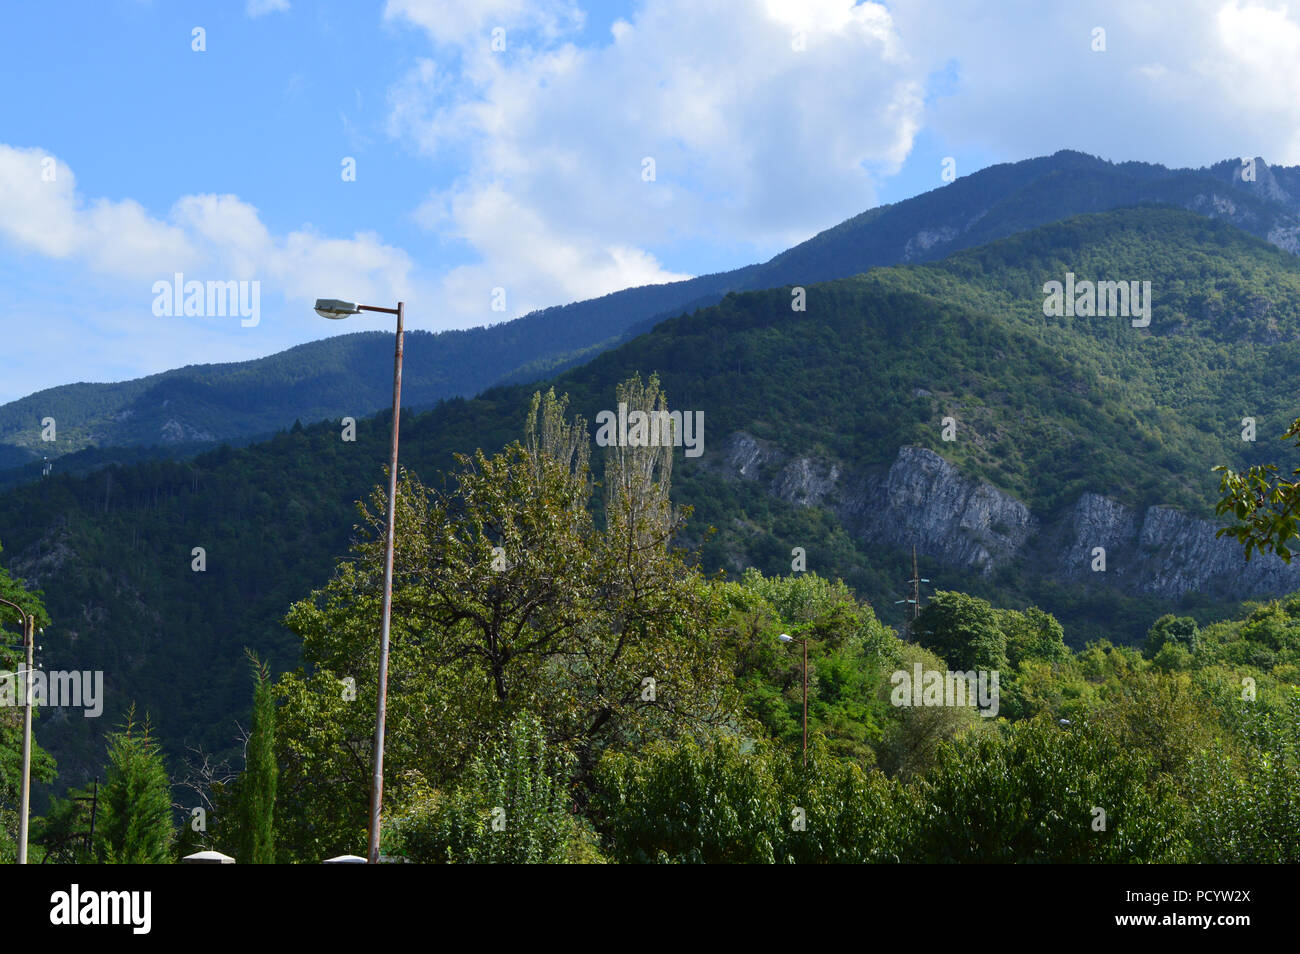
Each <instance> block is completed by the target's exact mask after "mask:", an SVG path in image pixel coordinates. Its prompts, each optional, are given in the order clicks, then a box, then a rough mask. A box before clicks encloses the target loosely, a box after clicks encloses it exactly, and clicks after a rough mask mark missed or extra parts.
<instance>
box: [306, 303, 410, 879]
mask: <svg viewBox="0 0 1300 954" xmlns="http://www.w3.org/2000/svg"><path fill="white" fill-rule="evenodd" d="M365 311H372V312H378V313H380V314H383V315H396V316H397V350H396V353H395V355H394V358H393V446H392V452H391V454H390V455H389V460H388V536H387V540H386V542H385V546H384V609H383V619H382V621H381V622H380V624H379V688H378V692H377V701H376V703H375V745H374V752H373V753H372V766H371V767H372V774H371V779H370V826H369V850H368V855H367V857H368V859H369V861H370V863H371V864H377V863H378V862H379V831H380V819H381V816H382V808H383V802H384V724H385V721H386V718H387V708H388V635H389V630H390V628H391V624H392V615H393V540H394V537H395V536H396V522H397V428H398V424H399V422H400V421H401V410H402V319H403V317H404V312H403V303H402V302H400V301H399V302H398V303H397V307H396V308H379V307H376V306H374V305H358V304H357V303H356V302H353V301H341V300H339V299H337V298H319V299H317V300H316V314H318V315H320V316H321V317H322V318H346V317H348V316H349V315H357V314H360V313H361V312H365Z"/></svg>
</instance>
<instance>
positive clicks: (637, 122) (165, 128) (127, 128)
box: [0, 0, 1300, 402]
mask: <svg viewBox="0 0 1300 954" xmlns="http://www.w3.org/2000/svg"><path fill="white" fill-rule="evenodd" d="M1293 7H1294V9H1291V8H1288V6H1287V5H1286V4H1285V3H1280V2H1274V0H1259V2H1254V0H1166V2H1142V0H1117V2H1071V3H1068V4H1067V3H1043V2H1042V0H1005V2H995V3H989V2H988V0H981V2H967V0H942V2H940V0H896V2H889V3H871V2H860V3H856V4H855V3H853V2H852V0H718V2H711V0H617V2H594V0H592V2H588V0H460V2H453V0H386V2H382V0H376V2H364V0H337V2H334V0H324V2H308V0H221V2H218V0H185V2H164V0H82V2H60V0H46V2H43V3H40V4H19V3H14V2H8V3H5V4H4V5H3V7H2V8H0V9H2V11H3V13H2V15H3V20H2V21H0V23H3V29H2V30H0V81H2V82H3V90H4V95H3V96H0V334H2V335H3V343H4V348H5V359H6V360H5V361H4V364H3V367H4V373H2V374H0V402H3V401H9V400H13V399H15V398H18V397H20V396H23V395H25V394H29V393H31V392H34V391H37V390H40V389H42V388H47V387H52V386H55V385H59V384H65V383H70V382H73V381H114V380H123V379H127V378H132V377H139V376H141V375H145V374H151V373H155V372H158V371H163V370H166V369H169V368H174V367H180V366H184V365H188V364H199V363H207V362H216V361H236V360H245V359H248V358H255V357H260V356H263V355H267V354H272V353H274V352H277V351H280V350H283V349H284V348H287V347H291V346H292V345H295V344H299V343H301V342H304V341H310V340H315V339H318V338H322V337H325V336H327V335H330V334H339V333H345V332H349V331H358V330H367V329H371V328H378V327H388V326H387V325H386V324H381V323H380V322H381V321H386V319H376V318H356V319H349V320H345V321H338V322H326V321H324V320H323V319H321V318H319V317H318V316H317V315H316V314H315V313H314V312H313V310H312V307H311V306H312V303H313V302H314V300H315V299H316V298H321V297H329V298H344V299H348V300H353V301H360V302H364V303H368V304H375V305H385V306H391V305H393V304H394V303H395V302H396V301H398V300H403V301H405V302H406V313H407V324H408V327H409V328H417V329H427V330H434V331H437V330H443V329H448V328H466V327H472V326H476V325H483V324H493V323H496V322H500V321H505V320H509V319H511V318H516V317H519V316H521V315H523V314H526V313H528V312H530V311H532V310H534V309H537V308H544V307H548V306H551V305H556V304H564V303H566V302H570V301H577V300H582V299H585V298H591V297H595V296H599V295H603V294H606V293H608V292H611V291H615V290H617V289H620V288H626V287H630V286H636V285H644V284H650V283H657V282H665V281H674V280H677V279H681V278H686V277H690V276H693V275H699V274H706V273H709V272H717V271H722V270H726V269H730V268H736V267H739V266H742V265H746V264H749V263H751V262H756V261H764V260H766V259H768V258H770V257H771V256H772V255H774V254H776V253H777V252H779V251H781V250H782V249H784V248H787V247H789V246H791V245H793V244H796V243H798V242H800V241H802V240H804V239H806V238H808V237H810V236H812V235H814V234H816V233H817V232H819V231H821V230H822V229H825V228H828V227H830V226H832V225H835V224H836V223H838V222H840V221H843V220H844V219H846V218H849V217H851V216H853V215H856V214H857V213H859V212H862V211H864V210H865V209H868V208H871V207H873V206H876V205H879V204H881V203H885V202H896V201H899V200H901V199H905V198H907V197H909V196H912V195H916V194H919V193H921V192H925V191H928V190H930V189H934V188H940V187H942V186H943V185H944V180H943V179H942V178H941V176H942V172H943V169H944V163H945V160H951V167H952V168H953V169H955V172H956V174H957V175H959V176H961V175H968V174H970V173H972V172H975V171H977V170H978V169H981V168H984V167H986V166H988V165H990V164H994V163H999V162H1011V161H1016V160H1019V159H1024V158H1029V157H1032V156H1038V155H1046V154H1050V153H1053V152H1056V151H1057V150H1059V149H1077V150H1080V151H1083V152H1087V153H1091V154H1093V155H1098V156H1101V157H1102V158H1105V159H1110V160H1113V161H1124V160H1131V159H1136V160H1143V161H1148V162H1159V163H1162V164H1165V165H1169V166H1192V167H1197V166H1206V165H1210V164H1212V163H1214V162H1217V161H1220V160H1222V159H1226V158H1231V157H1239V156H1262V157H1264V158H1265V160H1266V161H1268V162H1269V163H1271V164H1281V165H1296V164H1300V68H1298V67H1297V64H1298V63H1300V2H1293ZM178 274H179V275H181V276H183V278H182V280H181V283H180V284H181V290H182V292H183V291H185V290H186V286H187V283H189V282H199V283H202V284H201V286H200V287H201V288H205V287H206V284H207V283H221V284H220V285H218V288H226V287H228V286H226V285H225V284H224V283H228V282H236V283H239V282H244V283H248V284H246V285H244V286H242V288H243V290H244V291H245V292H246V298H245V302H244V304H245V306H246V307H245V310H244V311H243V312H240V313H239V314H235V315H232V314H228V313H227V314H219V313H215V312H220V311H224V309H221V308H215V307H214V306H213V305H212V303H211V302H208V301H207V299H206V298H203V296H199V297H200V298H203V302H204V304H205V306H206V307H202V308H200V307H196V308H195V309H194V310H196V311H199V312H201V313H199V314H185V313H184V312H185V309H184V308H181V309H179V312H180V313H176V312H177V311H178V310H177V309H174V308H172V307H170V306H171V305H173V304H174V303H175V302H176V297H175V295H174V293H169V292H167V291H166V289H169V288H171V287H172V286H173V285H175V283H176V278H175V276H176V275H178ZM159 283H163V284H161V285H160V284H159ZM254 289H255V290H256V295H257V297H256V298H253V297H252V292H253V290H254ZM254 304H255V305H256V307H253V305H254Z"/></svg>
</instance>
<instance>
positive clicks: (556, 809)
mask: <svg viewBox="0 0 1300 954" xmlns="http://www.w3.org/2000/svg"><path fill="white" fill-rule="evenodd" d="M571 769H572V765H571V764H570V759H569V758H568V757H567V756H566V755H565V754H564V752H563V750H562V749H557V748H555V747H554V746H553V745H551V744H550V743H548V741H547V739H546V736H545V734H544V732H543V730H542V725H541V722H540V721H539V720H538V719H537V717H536V716H533V715H528V714H525V715H521V716H519V717H518V718H516V719H515V720H514V721H513V722H511V723H510V724H509V725H508V726H507V727H505V729H504V730H503V732H502V733H501V734H500V736H498V737H496V738H493V739H492V740H491V741H489V742H488V743H487V744H486V745H485V746H484V751H483V752H482V753H481V754H480V755H477V756H475V758H474V759H473V760H472V761H471V762H470V765H469V768H468V769H467V770H466V772H465V774H464V775H463V776H462V778H461V780H460V781H459V782H458V783H457V784H456V786H455V788H454V789H453V790H452V791H451V793H450V794H448V795H440V794H437V793H428V794H425V795H423V796H422V797H420V798H419V799H417V800H416V801H415V802H414V803H413V804H412V805H411V807H410V808H408V809H407V810H406V811H405V812H404V813H403V814H401V815H399V816H397V817H394V818H392V819H391V821H390V822H389V824H388V826H387V828H386V830H385V841H384V853H385V854H387V855H393V856H397V857H402V858H405V859H407V860H409V861H415V862H425V863H449V864H483V863H495V864H563V863H567V862H593V861H599V860H600V859H599V854H598V853H597V852H596V851H595V848H594V836H593V834H592V833H591V832H590V830H589V829H588V828H587V826H586V823H585V822H584V820H583V819H582V817H581V816H579V815H576V814H575V813H574V807H575V806H574V804H573V800H572V798H571V797H570V796H569V794H568V792H567V779H568V777H569V775H570V772H571Z"/></svg>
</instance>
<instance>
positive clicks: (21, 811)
mask: <svg viewBox="0 0 1300 954" xmlns="http://www.w3.org/2000/svg"><path fill="white" fill-rule="evenodd" d="M23 624H24V625H23V645H24V646H25V647H26V649H27V672H26V673H25V675H24V678H23V768H22V772H23V780H22V792H21V794H20V796H19V803H18V863H19V864H20V865H25V864H27V824H28V817H29V816H30V815H31V808H32V669H33V668H34V667H35V659H34V655H33V650H34V649H35V648H36V617H34V616H32V615H31V614H30V613H29V614H27V618H26V619H25V620H23Z"/></svg>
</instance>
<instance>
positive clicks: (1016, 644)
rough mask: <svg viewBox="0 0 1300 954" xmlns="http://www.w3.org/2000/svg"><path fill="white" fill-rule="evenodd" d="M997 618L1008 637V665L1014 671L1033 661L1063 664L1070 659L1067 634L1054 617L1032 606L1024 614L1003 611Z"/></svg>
mask: <svg viewBox="0 0 1300 954" xmlns="http://www.w3.org/2000/svg"><path fill="white" fill-rule="evenodd" d="M996 614H997V617H998V628H999V629H1001V630H1002V633H1003V635H1004V636H1005V637H1006V649H1007V665H1009V666H1011V667H1013V668H1014V667H1016V666H1019V665H1020V664H1021V663H1022V662H1027V661H1030V660H1037V661H1041V662H1047V663H1059V662H1064V661H1065V660H1066V659H1068V658H1069V655H1070V651H1069V649H1067V648H1066V645H1065V630H1064V629H1063V628H1062V627H1061V624H1060V622H1059V621H1057V619H1056V617H1055V616H1053V615H1052V614H1051V613H1045V612H1043V611H1042V610H1040V609H1039V608H1038V607H1036V606H1031V607H1029V608H1028V609H1026V610H1023V611H1020V610H1008V609H1000V610H997V611H996Z"/></svg>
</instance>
